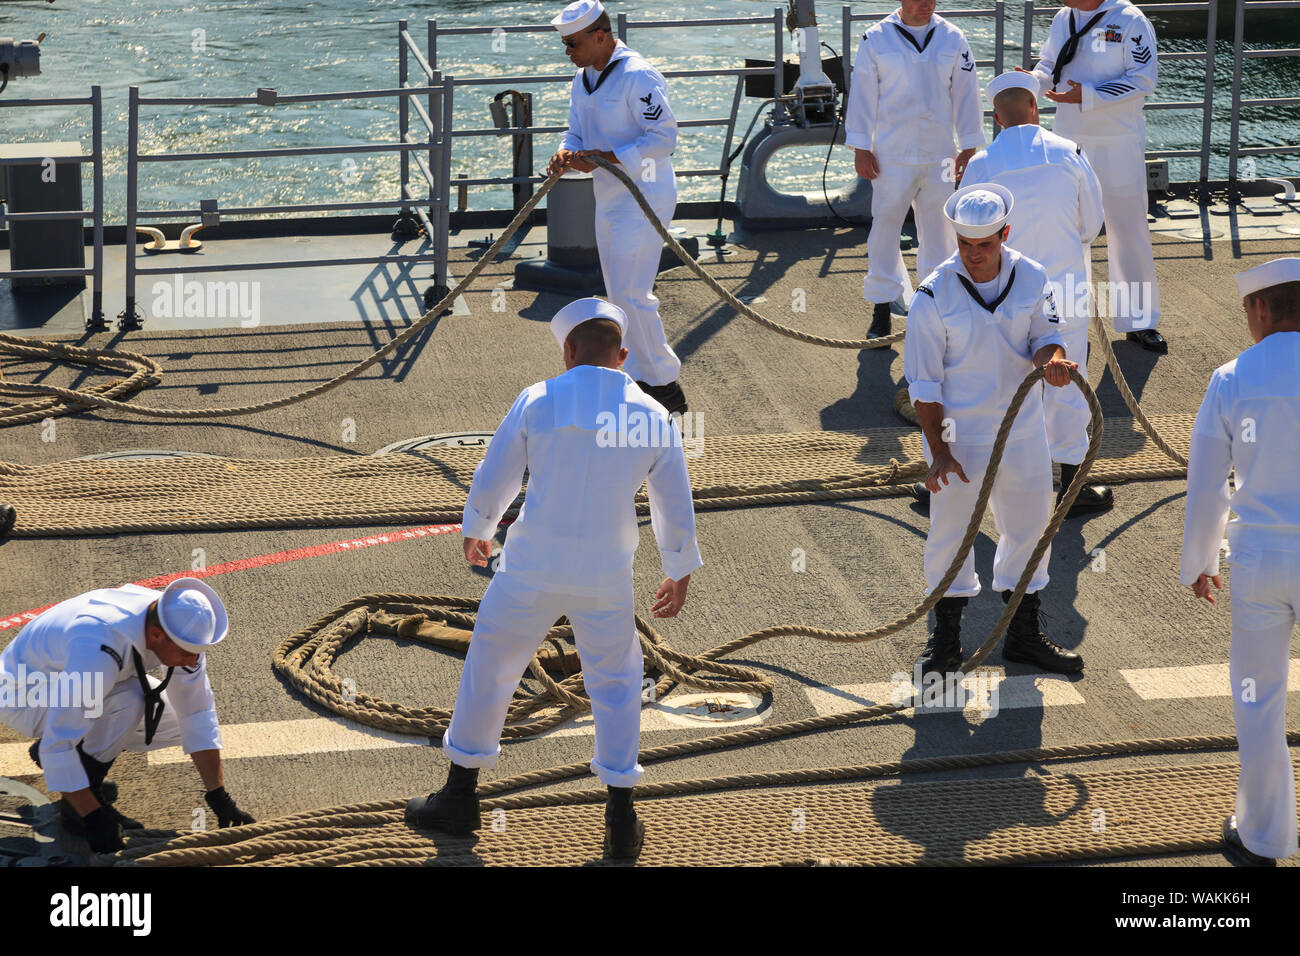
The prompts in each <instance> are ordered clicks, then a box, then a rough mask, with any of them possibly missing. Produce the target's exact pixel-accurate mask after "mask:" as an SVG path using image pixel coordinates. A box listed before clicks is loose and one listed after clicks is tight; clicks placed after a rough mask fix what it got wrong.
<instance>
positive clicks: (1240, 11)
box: [1228, 0, 1246, 202]
mask: <svg viewBox="0 0 1300 956" xmlns="http://www.w3.org/2000/svg"><path fill="white" fill-rule="evenodd" d="M1245 19H1246V2H1245V0H1237V15H1236V22H1235V23H1234V24H1233V27H1232V127H1231V129H1232V131H1231V133H1229V135H1228V193H1229V197H1230V199H1231V200H1232V201H1233V202H1235V201H1236V199H1237V196H1238V195H1239V194H1238V190H1237V142H1238V139H1239V137H1240V135H1241V129H1240V125H1241V49H1242V34H1243V32H1244V24H1243V22H1242V21H1244V20H1245Z"/></svg>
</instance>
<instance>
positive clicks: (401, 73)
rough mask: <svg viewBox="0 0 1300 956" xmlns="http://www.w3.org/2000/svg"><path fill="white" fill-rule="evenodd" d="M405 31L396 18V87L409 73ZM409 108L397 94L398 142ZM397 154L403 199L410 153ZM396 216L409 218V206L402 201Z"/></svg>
mask: <svg viewBox="0 0 1300 956" xmlns="http://www.w3.org/2000/svg"><path fill="white" fill-rule="evenodd" d="M406 32H407V30H406V21H405V20H398V21H397V87H398V89H405V88H406V86H407V78H408V77H409V75H410V65H409V63H408V56H407V52H406ZM410 108H411V107H410V104H409V103H407V102H406V97H405V96H399V97H398V98H397V141H398V142H399V143H405V142H406V136H407V133H408V131H409V130H410V128H411V116H410ZM398 155H399V156H400V157H401V160H400V162H401V164H402V166H401V168H402V182H401V185H400V187H399V189H398V191H397V195H398V198H399V199H402V200H403V201H405V199H406V190H407V187H408V186H409V185H410V182H411V154H410V153H408V152H407V151H406V150H402V151H401V153H399V154H398ZM398 217H399V221H404V220H408V219H410V218H411V207H410V206H407V205H405V203H403V205H402V208H401V210H400V211H399V212H398Z"/></svg>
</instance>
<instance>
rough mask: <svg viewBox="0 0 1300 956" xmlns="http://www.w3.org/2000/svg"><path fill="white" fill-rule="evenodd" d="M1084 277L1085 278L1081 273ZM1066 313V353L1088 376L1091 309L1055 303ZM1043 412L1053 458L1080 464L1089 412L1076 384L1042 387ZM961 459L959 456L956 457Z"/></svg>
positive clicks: (1085, 448)
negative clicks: (1082, 309)
mask: <svg viewBox="0 0 1300 956" xmlns="http://www.w3.org/2000/svg"><path fill="white" fill-rule="evenodd" d="M1083 281H1085V282H1086V281H1087V277H1086V276H1085V277H1084V280H1083ZM1058 305H1059V306H1060V308H1061V310H1062V311H1063V312H1064V313H1066V315H1065V322H1064V324H1063V325H1062V327H1061V336H1062V338H1064V339H1065V357H1066V358H1068V359H1069V360H1070V361H1071V362H1077V363H1078V365H1079V374H1080V375H1082V376H1083V377H1084V378H1085V379H1086V378H1087V377H1088V322H1089V318H1090V315H1091V313H1090V312H1083V313H1082V314H1077V313H1079V312H1080V303H1079V301H1078V299H1077V298H1076V299H1074V300H1073V301H1071V302H1070V303H1069V304H1068V305H1066V304H1061V303H1058ZM1043 414H1044V416H1045V417H1046V419H1047V441H1048V444H1049V445H1050V446H1051V449H1052V461H1055V462H1059V463H1061V464H1063V465H1077V464H1080V463H1081V462H1082V461H1083V459H1084V456H1085V455H1087V453H1088V423H1089V422H1090V421H1092V412H1091V411H1090V410H1089V409H1088V400H1087V399H1086V398H1084V397H1083V392H1081V391H1080V390H1079V386H1077V385H1075V384H1074V383H1073V382H1071V383H1070V384H1069V385H1066V386H1065V387H1064V388H1055V387H1053V386H1047V387H1046V388H1044V389H1043ZM957 460H958V461H960V460H961V459H960V458H959V459H957Z"/></svg>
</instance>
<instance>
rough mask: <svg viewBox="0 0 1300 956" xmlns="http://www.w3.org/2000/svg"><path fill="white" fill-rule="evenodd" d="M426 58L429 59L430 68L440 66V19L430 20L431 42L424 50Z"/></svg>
mask: <svg viewBox="0 0 1300 956" xmlns="http://www.w3.org/2000/svg"><path fill="white" fill-rule="evenodd" d="M424 58H425V59H426V60H428V61H429V69H431V70H436V69H437V68H438V21H437V20H430V21H429V43H428V48H427V49H426V50H425V51H424Z"/></svg>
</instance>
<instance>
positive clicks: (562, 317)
mask: <svg viewBox="0 0 1300 956" xmlns="http://www.w3.org/2000/svg"><path fill="white" fill-rule="evenodd" d="M592 319H611V320H612V321H613V322H614V323H615V324H616V325H618V331H619V334H620V335H622V334H624V333H626V332H627V315H625V314H624V312H623V310H622V309H620V308H619V307H618V306H616V305H614V304H613V303H612V302H606V301H605V300H604V299H597V298H595V297H592V298H590V299H578V300H577V301H576V302H570V303H569V304H568V305H566V306H565V307H564V308H562V309H561V310H560V311H559V312H556V313H555V317H554V318H553V319H551V334H553V335H554V336H555V341H557V342H559V343H560V348H564V340H565V339H567V338H568V337H569V333H570V332H572V331H573V330H574V329H576V328H577V327H578V326H580V325H582V323H583V322H589V321H591V320H592Z"/></svg>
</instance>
